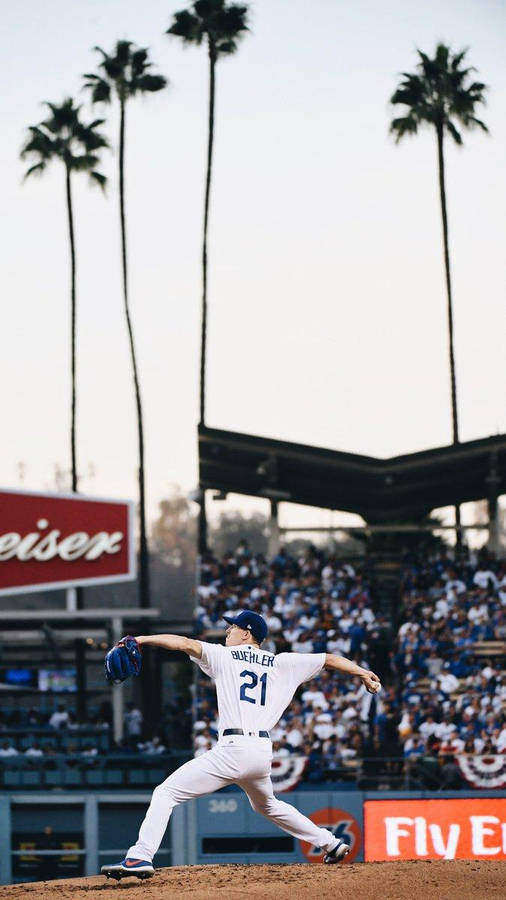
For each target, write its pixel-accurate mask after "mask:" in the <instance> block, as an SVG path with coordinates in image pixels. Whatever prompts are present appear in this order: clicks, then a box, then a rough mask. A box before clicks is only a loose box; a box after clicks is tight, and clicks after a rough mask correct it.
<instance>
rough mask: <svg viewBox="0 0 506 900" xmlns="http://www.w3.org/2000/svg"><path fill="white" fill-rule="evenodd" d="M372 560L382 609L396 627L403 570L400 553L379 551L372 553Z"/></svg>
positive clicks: (375, 583)
mask: <svg viewBox="0 0 506 900" xmlns="http://www.w3.org/2000/svg"><path fill="white" fill-rule="evenodd" d="M371 561H372V571H373V577H374V587H375V594H376V597H377V599H378V601H379V607H380V611H381V613H382V615H384V616H385V617H386V618H387V619H388V620H389V621H390V622H392V624H393V625H394V627H395V626H397V624H398V619H399V613H400V592H401V570H402V562H401V558H400V555H399V554H398V553H395V552H393V551H389V552H386V551H385V552H381V551H377V552H376V553H374V554H373V555H372V560H371Z"/></svg>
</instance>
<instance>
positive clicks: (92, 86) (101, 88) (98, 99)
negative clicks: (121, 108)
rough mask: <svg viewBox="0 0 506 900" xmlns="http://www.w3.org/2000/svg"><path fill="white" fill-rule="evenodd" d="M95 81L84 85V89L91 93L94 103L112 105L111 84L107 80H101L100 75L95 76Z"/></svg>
mask: <svg viewBox="0 0 506 900" xmlns="http://www.w3.org/2000/svg"><path fill="white" fill-rule="evenodd" d="M86 77H88V76H85V78H86ZM95 79H96V80H95V81H87V82H85V84H84V87H85V88H87V89H89V90H90V91H91V101H92V103H110V101H111V87H110V85H109V83H108V82H107V81H106V80H105V78H99V76H98V75H96V76H95Z"/></svg>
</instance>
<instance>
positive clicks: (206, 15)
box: [166, 0, 248, 554]
mask: <svg viewBox="0 0 506 900" xmlns="http://www.w3.org/2000/svg"><path fill="white" fill-rule="evenodd" d="M247 16H248V7H247V6H243V5H238V4H236V3H227V2H226V0H195V2H194V3H192V5H191V7H190V9H185V10H182V11H180V12H177V13H175V14H174V18H173V21H172V25H171V26H170V28H169V29H168V30H167V32H166V34H170V35H172V36H174V37H178V38H181V40H182V41H183V43H184V44H195V45H197V46H200V45H201V44H202V43H205V44H206V45H207V52H208V56H209V107H208V141H207V169H206V186H205V195H204V228H203V235H202V319H201V339H200V423H201V425H204V424H205V404H206V349H207V231H208V224H209V200H210V195H211V174H212V164H213V142H214V104H215V93H216V63H217V61H218V59H220V57H222V56H230V55H231V54H232V53H235V52H236V50H237V46H238V42H239V40H240V38H242V37H243V36H244V34H245V32H246V31H247V30H248V25H247ZM198 543H199V553H201V554H202V553H204V552H205V549H206V545H207V520H206V510H205V497H204V495H203V496H202V501H201V504H200V515H199V536H198Z"/></svg>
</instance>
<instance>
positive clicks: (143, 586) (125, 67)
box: [84, 41, 167, 607]
mask: <svg viewBox="0 0 506 900" xmlns="http://www.w3.org/2000/svg"><path fill="white" fill-rule="evenodd" d="M95 50H97V51H98V52H99V53H100V54H101V56H102V61H101V62H100V64H99V70H100V71H99V74H98V75H97V74H93V73H91V74H90V73H88V74H87V75H85V76H84V78H85V79H86V82H85V87H86V88H88V89H89V90H90V91H91V99H92V101H93V103H100V102H102V103H110V102H111V99H112V94H113V93H115V94H116V97H117V99H118V101H119V107H120V121H119V211H120V224H121V262H122V272H123V301H124V308H125V317H126V324H127V331H128V340H129V343H130V357H131V360H132V371H133V378H134V388H135V403H136V408H137V435H138V444H139V518H140V548H139V549H140V553H139V591H140V603H141V606H143V607H148V606H149V605H150V589H149V553H148V542H147V534H146V493H145V472H144V426H143V418H142V402H141V389H140V383H139V373H138V368H137V357H136V353H135V342H134V335H133V329H132V321H131V318H130V306H129V296H128V266H127V236H126V215H125V118H126V105H127V101H128V100H129V99H131V98H132V97H134V96H135V95H136V94H145V93H155V92H156V91H161V90H162V88H164V87H165V86H166V85H167V79H166V78H164V76H163V75H153V74H152V73H151V72H149V71H148V70H149V69H150V68H151V66H152V63H151V62H150V61H149V60H148V51H147V50H146V49H145V48H143V47H135V45H134V44H132V42H131V41H118V42H117V43H116V46H115V48H114V50H113V52H112V53H110V54H108V53H106V52H105V51H104V50H102V49H101V48H100V47H95Z"/></svg>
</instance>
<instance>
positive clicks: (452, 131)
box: [446, 119, 463, 147]
mask: <svg viewBox="0 0 506 900" xmlns="http://www.w3.org/2000/svg"><path fill="white" fill-rule="evenodd" d="M446 128H447V130H448V131H449V133H450V134H451V136H452V138H453V140H454V141H455V143H456V144H458V145H459V147H461V146H462V143H463V141H462V135H461V133H460V131H459V130H458V128H456V126H455V125H454V124H453V122H451V121H450V119H448V121H447V122H446Z"/></svg>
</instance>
